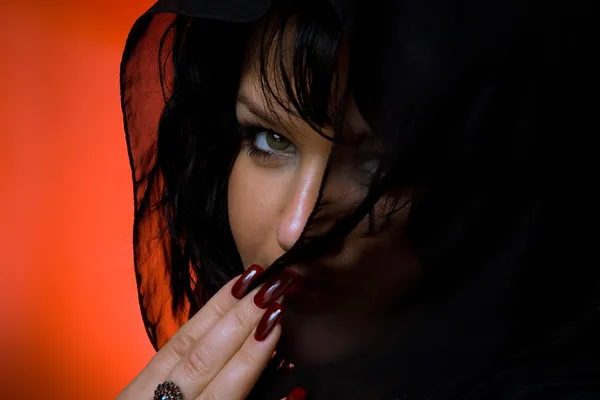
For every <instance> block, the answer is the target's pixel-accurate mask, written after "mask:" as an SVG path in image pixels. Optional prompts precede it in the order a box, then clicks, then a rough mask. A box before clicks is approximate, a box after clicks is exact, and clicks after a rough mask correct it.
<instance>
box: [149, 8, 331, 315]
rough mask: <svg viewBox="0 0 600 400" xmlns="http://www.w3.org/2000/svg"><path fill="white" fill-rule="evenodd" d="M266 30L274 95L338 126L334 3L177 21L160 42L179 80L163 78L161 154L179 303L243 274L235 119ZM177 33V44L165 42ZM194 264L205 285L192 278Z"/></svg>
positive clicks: (319, 121)
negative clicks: (234, 180)
mask: <svg viewBox="0 0 600 400" xmlns="http://www.w3.org/2000/svg"><path fill="white" fill-rule="evenodd" d="M290 26H292V27H293V32H294V40H293V47H294V51H293V60H291V65H292V66H293V67H292V68H291V69H290V67H289V66H288V64H287V61H285V62H284V57H285V55H284V54H285V52H286V49H285V48H284V45H285V44H286V39H285V38H284V35H285V34H286V33H287V32H289V27H290ZM257 30H259V32H260V37H259V38H258V43H257V48H258V49H259V52H260V55H257V57H258V59H259V60H260V68H259V70H260V71H259V73H260V79H261V83H262V86H263V90H264V91H265V93H270V94H271V96H269V99H271V100H274V101H276V102H278V103H279V104H280V105H282V106H284V107H285V109H286V110H288V111H289V112H293V113H297V114H298V115H299V116H300V117H301V118H303V119H304V120H306V121H308V122H309V123H311V124H312V125H313V126H315V127H319V126H324V125H325V124H331V123H332V121H331V111H330V110H331V106H330V98H331V95H332V90H331V86H332V81H333V77H334V75H335V74H336V69H337V52H338V51H337V49H338V47H339V45H340V40H341V37H342V29H341V26H340V23H339V22H338V21H337V19H336V16H335V14H334V12H333V10H332V9H331V7H330V6H329V5H328V4H327V3H324V2H320V1H297V2H291V3H286V4H282V5H280V6H279V7H278V8H276V9H275V12H274V13H273V14H271V16H270V17H269V18H268V19H266V20H261V21H259V22H256V23H248V24H240V23H231V22H223V21H211V20H205V19H197V18H191V17H185V16H178V17H176V19H175V21H174V22H173V24H172V25H171V26H170V28H169V29H168V30H167V31H166V32H165V33H164V36H163V41H162V44H161V53H166V52H170V54H169V58H170V59H172V62H173V81H172V83H171V82H168V81H167V80H166V79H165V74H163V78H162V82H161V83H162V87H163V91H164V94H165V96H167V93H170V95H168V96H167V98H166V104H167V106H166V107H165V109H164V111H163V113H162V116H161V119H160V124H159V128H158V153H157V154H158V158H157V167H158V168H159V169H160V170H161V173H162V175H163V177H164V182H165V185H164V193H163V195H162V198H161V203H162V204H161V205H160V207H162V209H163V210H164V212H165V214H166V215H165V216H166V217H167V221H168V234H169V235H170V236H171V246H172V248H171V251H170V256H171V259H170V260H169V266H170V269H171V285H172V288H171V289H172V294H173V299H174V301H173V307H180V306H181V305H182V302H183V301H184V299H185V298H189V299H193V300H194V302H195V304H193V306H195V307H193V308H197V307H199V306H201V304H202V303H203V301H204V300H205V299H206V298H208V297H210V295H212V294H213V293H215V292H216V291H217V290H218V289H219V288H220V287H221V286H222V285H223V284H224V283H226V282H227V281H228V280H230V279H231V278H232V277H233V276H235V275H236V274H238V273H241V272H242V271H243V269H242V265H241V261H240V259H239V255H238V253H237V249H236V247H235V244H234V241H233V237H232V234H231V231H230V227H229V222H228V215H227V179H228V176H229V173H230V169H231V167H232V165H233V162H234V160H235V158H236V156H237V154H238V152H239V150H240V146H241V140H242V137H241V136H240V134H239V133H238V127H237V120H236V116H235V103H236V95H237V91H238V86H239V79H240V71H241V70H242V67H243V63H244V61H245V59H246V55H247V45H248V43H249V41H250V40H256V38H255V36H256V32H257ZM170 35H173V38H172V43H173V45H172V48H165V45H164V44H165V41H166V38H168V37H170ZM215 37H218V38H219V40H215V39H214V38H215ZM159 58H160V59H164V58H163V57H159ZM272 68H275V69H278V70H279V76H280V77H281V82H278V83H280V84H281V85H282V86H283V92H284V93H285V95H284V96H285V98H281V96H278V95H277V94H276V91H277V89H279V88H275V87H274V83H273V82H272V80H271V79H270V78H269V75H268V74H267V71H271V70H272ZM161 70H164V65H161ZM290 73H291V74H292V75H290ZM288 101H291V106H290V105H289V103H288ZM165 233H167V232H165ZM190 266H191V267H192V271H193V274H195V275H196V276H197V277H198V282H193V279H192V276H191V275H190ZM196 285H201V288H202V294H203V296H202V297H203V298H198V297H197V293H198V291H197V289H196V287H195V286H196Z"/></svg>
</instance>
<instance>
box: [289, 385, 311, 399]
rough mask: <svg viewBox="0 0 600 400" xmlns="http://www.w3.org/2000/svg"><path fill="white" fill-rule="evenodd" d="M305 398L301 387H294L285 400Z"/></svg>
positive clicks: (304, 392)
mask: <svg viewBox="0 0 600 400" xmlns="http://www.w3.org/2000/svg"><path fill="white" fill-rule="evenodd" d="M305 398H306V391H305V390H304V389H302V388H301V387H296V388H294V390H292V391H291V392H290V394H288V395H287V397H286V398H285V400H304V399H305Z"/></svg>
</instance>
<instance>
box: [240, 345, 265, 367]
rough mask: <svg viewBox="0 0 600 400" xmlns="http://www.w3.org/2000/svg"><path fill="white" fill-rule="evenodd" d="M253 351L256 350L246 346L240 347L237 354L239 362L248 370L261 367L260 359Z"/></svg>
mask: <svg viewBox="0 0 600 400" xmlns="http://www.w3.org/2000/svg"><path fill="white" fill-rule="evenodd" d="M254 350H256V349H251V348H248V346H247V345H246V346H242V348H241V349H240V350H239V352H238V354H237V357H238V360H239V362H240V363H242V364H243V365H246V366H249V367H250V368H258V367H259V366H260V365H261V357H260V356H259V355H258V354H256V352H255V351H254Z"/></svg>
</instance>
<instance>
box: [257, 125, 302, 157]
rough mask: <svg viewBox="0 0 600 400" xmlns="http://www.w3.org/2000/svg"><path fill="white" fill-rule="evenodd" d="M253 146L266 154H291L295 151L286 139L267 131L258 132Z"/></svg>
mask: <svg viewBox="0 0 600 400" xmlns="http://www.w3.org/2000/svg"><path fill="white" fill-rule="evenodd" d="M253 145H254V146H255V147H256V148H257V149H258V150H260V151H264V152H268V153H272V152H277V153H293V152H294V150H295V147H294V145H293V144H292V142H290V141H289V140H288V139H287V138H285V137H284V136H282V135H280V134H278V133H275V132H272V131H268V130H265V131H262V132H258V133H257V134H256V137H255V138H254V142H253Z"/></svg>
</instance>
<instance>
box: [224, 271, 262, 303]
mask: <svg viewBox="0 0 600 400" xmlns="http://www.w3.org/2000/svg"><path fill="white" fill-rule="evenodd" d="M263 272H265V270H264V269H263V268H262V267H261V266H260V265H258V264H252V265H251V266H250V268H248V269H247V270H246V272H244V273H243V274H242V276H240V278H239V279H238V281H237V282H236V283H235V285H233V287H232V288H231V294H232V295H233V297H235V298H236V299H238V300H239V299H241V298H242V297H244V296H245V295H246V292H247V291H248V287H250V284H251V283H252V282H253V281H254V280H255V279H256V278H258V277H259V275H260V274H262V273H263Z"/></svg>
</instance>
